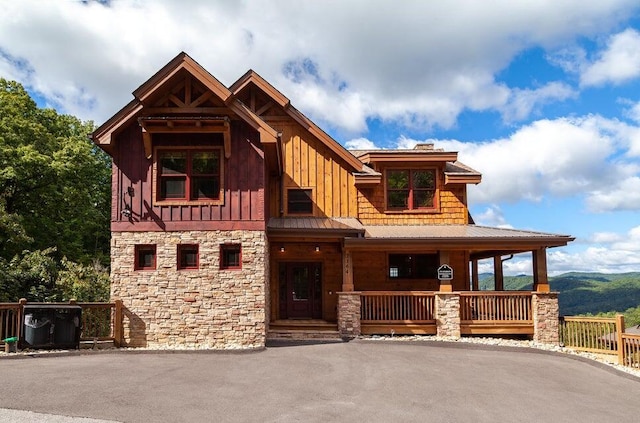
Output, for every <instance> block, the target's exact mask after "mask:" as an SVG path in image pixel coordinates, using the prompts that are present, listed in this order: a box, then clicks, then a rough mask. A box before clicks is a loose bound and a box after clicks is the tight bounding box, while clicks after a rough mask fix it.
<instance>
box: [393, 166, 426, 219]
mask: <svg viewBox="0 0 640 423" xmlns="http://www.w3.org/2000/svg"><path fill="white" fill-rule="evenodd" d="M386 182H387V208H388V209H396V210H420V209H433V208H434V207H435V206H436V204H435V192H436V172H435V170H433V169H431V170H409V169H403V170H388V171H387V181H386Z"/></svg>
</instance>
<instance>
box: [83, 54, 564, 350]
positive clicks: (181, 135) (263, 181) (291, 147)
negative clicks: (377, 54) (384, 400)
mask: <svg viewBox="0 0 640 423" xmlns="http://www.w3.org/2000/svg"><path fill="white" fill-rule="evenodd" d="M133 96H134V99H133V100H132V101H131V102H130V103H129V104H127V105H126V106H124V107H123V108H122V110H120V111H119V112H118V113H116V114H115V115H114V116H113V117H112V118H111V119H109V120H108V121H106V122H105V123H104V124H103V125H102V126H100V127H99V128H98V129H97V130H96V131H95V132H94V133H93V134H92V139H93V140H94V142H95V143H96V144H97V145H98V146H99V147H100V148H102V149H103V150H104V151H106V152H107V153H108V154H109V155H110V156H111V157H112V158H113V168H112V169H113V170H112V171H113V175H112V193H113V194H112V195H113V203H112V209H111V232H112V239H111V260H112V263H111V295H112V298H114V299H120V300H122V302H123V305H124V309H125V335H124V338H125V339H124V343H125V345H130V346H147V345H149V346H152V345H163V346H187V347H195V348H260V347H263V346H264V345H265V342H266V339H267V337H269V336H274V335H275V334H277V333H278V332H279V331H280V332H282V331H295V330H296V328H297V329H299V330H301V331H302V334H303V336H304V333H312V332H313V330H314V329H317V330H325V331H326V332H325V333H327V334H329V333H335V334H339V335H340V336H342V337H345V338H349V337H353V336H357V335H359V334H361V333H365V334H366V333H427V334H429V333H431V334H436V333H437V334H439V335H443V336H453V337H457V336H461V335H465V334H482V333H487V334H525V335H529V336H533V337H534V339H537V340H540V341H541V342H557V320H558V319H557V317H558V316H557V315H558V309H557V296H556V294H555V293H550V292H549V285H548V280H547V270H546V250H547V248H551V247H558V246H564V245H566V244H567V243H568V242H570V241H571V240H572V239H573V238H570V237H569V236H565V235H555V234H546V233H538V232H530V231H518V230H511V229H500V228H490V227H480V226H476V225H475V224H474V223H473V220H472V219H471V217H470V215H469V211H468V208H467V185H468V184H478V183H480V181H481V174H480V173H479V172H477V171H476V170H474V169H471V168H470V167H468V166H466V165H464V164H463V163H461V162H460V161H458V158H457V153H455V152H448V151H442V150H439V149H437V148H435V147H434V146H433V145H429V144H426V145H418V146H417V147H416V148H415V149H412V150H372V151H347V150H346V149H345V148H344V147H343V146H342V145H340V144H339V143H338V142H336V141H335V140H334V139H333V138H331V137H330V136H329V135H327V134H326V133H325V132H324V131H323V130H322V129H321V128H319V127H318V126H317V125H316V124H314V123H313V122H312V121H311V120H309V119H308V118H307V117H306V116H304V115H303V114H302V113H301V112H300V111H298V110H297V109H296V108H295V107H294V106H293V105H292V104H291V103H290V101H289V99H288V98H287V97H285V96H284V95H283V94H282V93H280V92H279V91H278V90H277V89H276V88H274V87H273V86H272V85H270V84H269V83H268V82H267V81H265V80H264V79H263V78H262V77H260V75H258V74H257V73H255V72H253V71H251V70H250V71H248V72H247V73H246V74H244V75H243V76H242V77H240V79H238V80H237V81H236V82H235V83H234V84H233V85H231V86H230V87H226V86H225V85H223V84H222V83H221V82H220V81H218V80H217V79H216V78H215V77H213V76H212V75H211V74H210V73H209V72H208V71H207V70H205V69H204V68H203V67H202V66H200V65H199V64H198V63H196V62H195V61H194V60H193V59H192V58H191V57H189V56H188V55H187V54H185V53H181V54H179V55H178V56H177V57H176V58H174V59H173V60H172V61H171V62H169V63H168V64H167V65H166V66H164V67H163V68H162V69H160V70H159V71H158V72H157V73H156V74H155V75H153V76H152V77H151V78H150V79H149V80H148V81H146V82H145V83H144V84H142V85H141V86H140V87H139V88H138V89H137V90H135V91H134V92H133ZM522 252H530V253H531V254H532V259H533V260H532V261H533V269H532V272H533V274H534V281H535V282H534V287H533V292H503V287H502V276H501V275H502V261H503V260H504V259H503V258H504V257H505V256H509V255H511V254H516V253H522ZM482 259H493V260H494V264H495V274H496V284H495V285H496V291H495V292H479V291H478V283H477V281H478V271H477V269H478V260H482ZM304 330H306V331H307V332H304Z"/></svg>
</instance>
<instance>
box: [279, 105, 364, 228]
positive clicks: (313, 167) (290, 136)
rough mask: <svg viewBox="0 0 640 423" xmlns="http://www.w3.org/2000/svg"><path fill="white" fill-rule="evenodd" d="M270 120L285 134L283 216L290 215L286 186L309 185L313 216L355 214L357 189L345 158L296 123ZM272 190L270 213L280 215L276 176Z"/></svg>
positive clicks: (351, 215)
mask: <svg viewBox="0 0 640 423" xmlns="http://www.w3.org/2000/svg"><path fill="white" fill-rule="evenodd" d="M283 119H284V118H283ZM269 123H270V125H272V126H273V127H274V128H275V129H276V130H277V131H278V132H281V133H282V156H283V161H284V175H283V188H284V192H283V195H282V202H283V205H282V210H283V211H284V215H287V210H286V209H287V207H286V204H287V189H291V188H295V189H297V188H306V189H311V190H312V200H313V204H314V205H313V213H312V215H313V216H316V217H324V216H328V217H349V216H350V217H356V215H357V197H358V192H357V190H356V187H355V178H354V176H353V174H352V171H351V170H350V169H349V168H348V167H347V165H346V164H345V163H344V161H343V160H342V159H340V158H339V157H338V155H337V154H336V153H335V152H333V151H331V150H330V149H329V148H327V147H326V146H325V145H324V144H323V143H322V142H320V141H319V140H318V139H316V138H315V137H314V136H313V135H311V134H310V133H309V132H308V131H306V130H305V129H304V128H302V126H300V125H298V124H297V123H295V122H292V121H291V120H282V121H270V122H269ZM269 192H270V197H271V200H272V202H271V206H270V216H279V215H280V210H281V205H280V195H279V192H280V183H279V181H278V180H277V178H271V180H270V184H269Z"/></svg>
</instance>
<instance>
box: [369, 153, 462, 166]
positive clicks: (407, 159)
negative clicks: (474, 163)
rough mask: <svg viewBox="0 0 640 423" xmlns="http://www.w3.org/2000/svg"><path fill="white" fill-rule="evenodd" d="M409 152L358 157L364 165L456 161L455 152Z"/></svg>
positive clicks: (370, 154)
mask: <svg viewBox="0 0 640 423" xmlns="http://www.w3.org/2000/svg"><path fill="white" fill-rule="evenodd" d="M410 151H411V152H402V151H386V150H379V151H370V152H367V153H365V154H363V155H362V156H360V157H358V159H360V161H361V162H363V163H365V164H370V163H378V162H384V163H397V162H401V163H416V162H419V163H433V162H440V163H441V162H455V161H456V160H458V153H457V152H450V151H425V152H422V151H418V152H416V151H415V150H410Z"/></svg>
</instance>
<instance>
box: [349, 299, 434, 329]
mask: <svg viewBox="0 0 640 423" xmlns="http://www.w3.org/2000/svg"><path fill="white" fill-rule="evenodd" d="M434 310H435V295H434V294H433V293H432V292H418V291H402V292H398V291H366V292H362V293H361V295H360V325H361V330H362V333H365V334H373V333H376V334H385V333H398V334H400V333H405V334H412V333H415V334H418V333H419V334H434V333H435V332H436V323H435V317H434Z"/></svg>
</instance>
